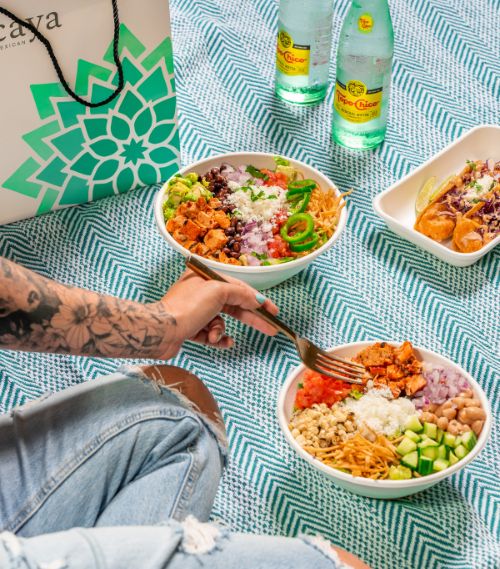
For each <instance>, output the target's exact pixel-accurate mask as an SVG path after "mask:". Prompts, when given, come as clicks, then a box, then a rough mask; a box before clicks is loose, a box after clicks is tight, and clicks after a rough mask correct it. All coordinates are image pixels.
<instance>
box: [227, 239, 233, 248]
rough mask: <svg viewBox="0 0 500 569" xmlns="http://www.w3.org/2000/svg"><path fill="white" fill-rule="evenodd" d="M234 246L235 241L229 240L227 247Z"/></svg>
mask: <svg viewBox="0 0 500 569" xmlns="http://www.w3.org/2000/svg"><path fill="white" fill-rule="evenodd" d="M233 245H234V239H229V241H228V243H227V246H228V247H232V246H233Z"/></svg>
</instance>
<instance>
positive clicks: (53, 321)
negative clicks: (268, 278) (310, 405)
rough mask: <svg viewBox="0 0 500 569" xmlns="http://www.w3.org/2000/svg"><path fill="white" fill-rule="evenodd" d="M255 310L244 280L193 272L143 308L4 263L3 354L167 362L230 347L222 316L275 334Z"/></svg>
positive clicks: (0, 270)
mask: <svg viewBox="0 0 500 569" xmlns="http://www.w3.org/2000/svg"><path fill="white" fill-rule="evenodd" d="M266 303H267V306H266V308H268V309H270V310H271V311H273V312H276V311H277V308H276V307H275V306H274V305H273V304H272V303H270V301H266ZM256 306H258V302H257V300H256V297H255V291H254V290H253V289H251V288H250V287H247V286H246V285H244V284H242V283H240V282H238V281H234V282H232V283H231V284H221V283H215V282H212V283H210V282H205V281H203V280H202V279H200V278H199V277H197V276H195V275H194V274H192V273H190V272H188V273H185V274H184V275H183V277H182V278H181V279H180V280H179V281H178V282H177V283H176V284H175V285H174V286H173V287H172V288H171V289H170V291H169V292H168V293H167V294H166V295H165V296H164V297H163V299H162V300H161V301H159V302H155V303H150V304H141V303H138V302H132V301H129V300H123V299H119V298H115V297H112V296H106V295H102V294H98V293H96V292H91V291H88V290H83V289H79V288H75V287H70V286H66V285H63V284H60V283H57V282H55V281H51V280H50V279H46V278H44V277H42V276H40V275H38V274H37V273H34V272H32V271H30V270H28V269H25V268H23V267H21V266H20V265H16V264H15V263H13V262H11V261H8V260H7V259H3V258H0V348H7V349H13V350H24V351H34V352H52V353H61V354H76V355H88V356H100V357H117V358H139V357H144V358H148V357H151V358H159V359H168V358H171V357H173V356H174V355H175V354H176V353H177V352H178V350H179V348H180V346H181V345H182V343H183V342H184V340H187V339H192V340H194V341H198V342H202V343H208V344H211V345H214V346H216V347H222V348H224V347H230V346H231V345H232V339H231V338H229V337H228V336H226V335H225V326H224V321H223V320H222V318H221V317H220V316H219V313H220V312H226V313H228V314H231V315H232V316H234V317H235V318H238V319H240V320H242V321H243V322H246V323H247V324H249V325H251V326H253V327H254V328H257V329H259V330H261V331H262V332H264V333H267V334H273V333H275V332H274V330H273V329H272V328H270V327H269V325H267V324H265V323H264V322H263V321H262V320H259V319H258V318H257V317H256V316H255V315H254V314H252V313H251V312H249V309H252V308H255V307H256Z"/></svg>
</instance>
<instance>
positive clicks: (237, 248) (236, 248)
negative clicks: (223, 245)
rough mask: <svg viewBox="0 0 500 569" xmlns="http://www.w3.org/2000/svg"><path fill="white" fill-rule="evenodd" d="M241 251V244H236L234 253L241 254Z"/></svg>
mask: <svg viewBox="0 0 500 569" xmlns="http://www.w3.org/2000/svg"><path fill="white" fill-rule="evenodd" d="M240 249H241V245H240V244H239V243H235V244H234V245H233V251H234V252H235V253H239V251H240Z"/></svg>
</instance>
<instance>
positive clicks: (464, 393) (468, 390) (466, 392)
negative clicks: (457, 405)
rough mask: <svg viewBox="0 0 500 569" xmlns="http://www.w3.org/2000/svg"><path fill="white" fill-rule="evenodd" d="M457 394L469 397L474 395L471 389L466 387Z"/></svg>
mask: <svg viewBox="0 0 500 569" xmlns="http://www.w3.org/2000/svg"><path fill="white" fill-rule="evenodd" d="M458 396H459V397H465V398H466V399H470V398H471V397H474V393H472V389H466V390H465V391H462V393H459V394H458Z"/></svg>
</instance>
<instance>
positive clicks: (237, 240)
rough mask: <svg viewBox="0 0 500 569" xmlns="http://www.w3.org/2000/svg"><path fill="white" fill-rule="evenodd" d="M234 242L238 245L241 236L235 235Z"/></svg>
mask: <svg viewBox="0 0 500 569" xmlns="http://www.w3.org/2000/svg"><path fill="white" fill-rule="evenodd" d="M234 240H235V241H236V243H239V242H240V241H241V235H236V237H235V238H234Z"/></svg>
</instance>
